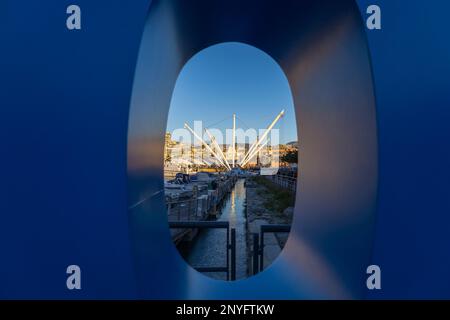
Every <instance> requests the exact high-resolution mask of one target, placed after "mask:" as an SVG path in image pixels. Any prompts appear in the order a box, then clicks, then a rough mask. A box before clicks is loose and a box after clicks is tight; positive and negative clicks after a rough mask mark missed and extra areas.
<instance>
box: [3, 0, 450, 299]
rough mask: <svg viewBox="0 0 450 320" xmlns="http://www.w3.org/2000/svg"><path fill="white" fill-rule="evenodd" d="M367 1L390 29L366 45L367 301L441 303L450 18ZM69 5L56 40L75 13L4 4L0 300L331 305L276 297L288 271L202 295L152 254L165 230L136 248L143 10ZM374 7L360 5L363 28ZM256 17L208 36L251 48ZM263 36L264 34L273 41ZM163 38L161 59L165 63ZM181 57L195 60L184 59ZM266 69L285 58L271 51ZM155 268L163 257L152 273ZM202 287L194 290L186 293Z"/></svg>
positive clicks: (207, 287)
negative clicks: (134, 142)
mask: <svg viewBox="0 0 450 320" xmlns="http://www.w3.org/2000/svg"><path fill="white" fill-rule="evenodd" d="M375 2H376V3H378V4H379V5H380V6H382V9H383V28H384V29H383V31H376V32H367V34H368V40H369V46H370V54H371V57H372V64H373V74H374V80H375V93H376V99H377V126H378V154H379V156H378V165H379V174H378V201H377V203H376V206H377V221H376V229H375V239H374V242H373V244H374V248H373V257H372V259H371V260H372V262H374V263H378V264H380V265H381V267H382V270H383V278H382V279H383V280H382V281H383V283H382V286H383V290H382V291H381V292H379V293H373V292H372V293H367V292H366V294H367V297H368V298H375V299H376V298H450V276H449V274H448V270H449V269H450V250H449V243H450V241H449V234H450V232H449V231H450V230H449V229H450V221H449V220H450V218H449V215H448V212H449V211H450V210H449V209H450V208H449V207H450V196H449V187H448V181H449V176H450V168H449V166H448V163H449V160H450V159H449V158H450V152H449V149H448V141H449V138H450V132H449V129H448V123H449V121H448V120H449V118H450V112H449V110H448V106H449V105H450V98H449V94H448V87H449V80H448V75H449V74H450V73H449V71H450V70H449V69H450V63H449V59H448V57H449V56H450V43H449V42H448V40H447V39H448V31H449V30H448V29H449V27H448V26H447V24H446V15H447V13H448V12H449V10H450V4H449V3H448V2H446V1H438V0H435V1H427V2H425V1H408V2H407V3H406V2H405V1H400V0H389V1H387V0H377V1H375ZM77 3H78V4H79V5H80V6H81V7H82V12H83V30H82V31H80V32H78V33H72V32H68V31H67V30H66V29H65V7H66V6H67V5H68V4H69V3H65V2H61V1H46V2H39V3H37V2H36V3H35V2H33V1H21V2H20V3H19V2H17V1H2V3H1V4H0V9H1V10H0V36H1V39H2V44H1V45H0V46H1V50H0V70H1V72H0V137H1V142H0V148H1V151H2V152H1V160H0V176H1V180H0V195H1V196H0V200H1V201H0V219H1V221H0V254H1V264H0V275H1V280H0V281H1V285H0V297H1V298H67V299H71V298H138V297H139V298H142V297H144V298H145V297H149V298H184V297H211V298H228V297H236V295H235V293H236V292H239V293H240V294H241V295H242V297H252V298H261V297H272V298H277V297H279V298H302V297H311V296H315V297H317V296H328V295H327V294H323V292H320V290H319V289H320V288H321V287H320V286H308V285H307V281H306V280H307V279H300V282H302V283H303V284H304V287H300V286H286V287H283V288H282V289H280V288H281V286H283V285H284V284H286V283H287V282H289V281H290V279H287V278H286V277H285V274H289V272H291V271H292V265H289V264H288V263H284V262H280V263H279V264H278V267H277V269H275V268H273V269H272V270H269V271H268V273H265V274H261V275H260V276H256V277H254V278H252V279H251V280H249V281H246V282H237V283H236V285H235V286H232V285H223V286H221V287H220V288H219V287H217V286H216V285H215V284H213V283H211V282H207V281H209V280H206V278H205V279H199V280H198V278H195V277H193V275H192V272H190V271H189V270H188V269H185V267H184V265H183V264H182V261H181V260H180V259H178V258H177V255H176V252H175V251H174V249H171V246H169V245H167V246H165V245H161V243H167V244H169V241H170V239H167V242H164V241H163V240H161V239H164V237H166V236H167V234H166V231H165V229H164V228H165V226H164V222H165V221H164V220H163V219H162V217H163V216H162V215H161V216H158V215H157V216H146V215H145V213H143V214H142V217H141V218H142V219H144V220H146V221H147V222H148V224H150V225H151V224H154V225H156V227H154V228H153V229H152V231H153V233H152V236H151V238H150V239H147V238H144V239H142V240H145V241H147V240H150V241H151V242H149V243H148V246H147V247H145V246H142V247H139V248H137V247H135V246H133V243H138V242H139V240H140V239H139V236H138V235H139V234H140V233H139V232H135V231H136V230H135V228H138V229H139V228H140V227H141V225H140V224H139V223H136V224H133V223H131V226H130V225H129V223H130V222H131V221H133V219H132V217H131V220H130V219H129V217H130V216H132V215H133V213H130V212H129V210H128V207H129V205H130V202H133V201H134V200H136V199H139V197H140V196H142V197H145V196H148V194H144V195H134V197H135V198H133V194H132V195H130V198H128V195H127V191H128V190H127V181H128V180H127V133H128V111H129V102H130V98H131V90H132V84H133V77H134V67H135V64H136V58H137V54H138V48H139V43H140V37H141V33H142V29H143V26H144V23H145V19H146V16H147V9H148V7H149V1H144V0H142V1H133V2H132V3H131V2H130V3H127V5H124V4H123V2H120V1H111V0H110V1H95V2H93V1H85V0H79V1H77ZM258 3H261V1H259V2H258ZM368 3H372V2H371V1H370V2H369V1H366V0H360V1H358V4H359V5H360V7H361V10H362V11H363V12H362V13H364V8H365V6H366V5H367V4H368ZM277 5H279V2H277ZM262 7H264V6H260V5H258V6H256V7H254V8H251V6H249V7H248V8H244V9H242V10H238V12H236V15H237V16H238V17H241V19H236V20H235V21H234V23H231V24H230V23H226V21H222V20H220V21H219V22H218V24H217V25H216V28H217V31H218V32H223V33H224V34H230V35H234V34H237V33H243V35H244V36H245V37H248V38H251V37H252V36H253V35H252V29H251V25H253V24H254V23H255V22H256V21H257V20H258V15H255V16H254V18H253V20H252V19H244V18H245V15H246V14H247V13H249V12H251V11H252V10H260V8H262ZM261 10H262V9H261ZM274 11H276V10H274ZM213 14H214V15H218V13H217V12H214V11H213ZM36 17H43V18H42V19H39V18H36ZM173 19H174V20H175V21H177V17H173ZM317 23H320V22H317ZM225 31H227V32H225ZM192 32H193V33H194V34H196V33H199V32H201V30H192ZM264 32H265V34H266V35H267V36H269V37H270V36H271V35H272V34H271V29H270V27H269V26H267V29H265V30H264ZM231 38H233V37H232V36H230V39H229V40H232V39H231ZM165 39H166V38H165V37H162V38H161V46H167V47H169V48H170V45H171V44H170V43H167V42H165V41H164V40H165ZM262 49H264V50H266V51H267V48H262ZM186 51H187V52H188V54H193V53H192V52H191V53H189V51H190V48H189V45H187V46H186ZM273 55H274V56H277V55H282V50H281V49H280V51H279V52H276V49H275V48H274V53H273ZM160 59H170V57H160ZM179 67H181V66H179ZM174 73H175V75H176V72H174ZM157 112H163V111H162V110H161V111H157ZM161 117H162V118H164V114H161ZM158 119H161V118H158ZM159 122H162V121H160V120H158V121H156V120H155V124H153V123H150V127H152V126H154V125H159ZM164 125H165V123H164ZM157 143H158V142H157ZM161 152H162V150H161ZM155 159H156V158H155ZM155 161H156V162H155V165H154V167H153V170H148V171H146V174H147V175H148V177H150V178H149V179H144V180H145V181H138V183H142V184H143V185H144V187H143V188H144V189H146V190H147V191H148V192H150V193H151V192H152V191H154V190H157V189H158V187H159V184H160V183H161V181H160V180H159V179H161V173H160V172H159V171H158V170H157V167H158V164H157V161H158V160H155ZM146 181H151V182H150V183H149V184H147V182H146ZM140 188H141V187H139V188H136V189H133V190H138V189H140ZM136 192H137V193H138V191H136ZM131 193H133V191H132V192H131ZM162 200H163V199H162V197H161V196H159V198H158V196H157V197H155V202H154V203H152V204H146V205H145V206H144V207H141V208H140V209H139V210H143V212H147V211H149V210H150V211H151V212H154V210H162V209H163V206H162V203H163V202H162ZM146 206H148V207H146ZM134 214H136V213H134ZM143 231H144V232H145V231H146V230H145V229H144V230H143ZM343 236H345V234H344V235H343ZM136 237H137V238H136ZM130 238H131V239H132V241H130ZM152 250H153V251H152ZM171 250H172V251H171ZM150 254H154V255H155V256H158V255H159V256H158V257H157V258H156V257H155V258H152V259H153V260H152V259H146V257H149V256H150ZM141 258H142V260H140V259H141ZM73 263H76V264H79V265H80V266H81V268H82V270H83V271H82V272H83V280H82V281H83V282H82V287H83V290H81V291H79V292H72V291H71V292H69V291H68V290H66V289H65V279H66V274H65V267H66V266H67V265H69V264H73ZM138 266H140V267H142V269H139V270H140V271H137V269H136V268H138ZM167 266H169V267H167ZM343 268H344V269H345V266H344V267H343ZM143 270H145V271H146V272H147V274H146V277H144V278H142V275H143ZM341 271H342V270H341ZM344 271H345V270H344ZM361 272H362V273H364V270H362V271H361ZM174 274H181V275H182V276H183V277H184V279H185V280H186V281H179V280H178V279H176V278H174V277H173V275H174ZM354 277H355V278H358V277H361V278H362V277H363V274H362V275H361V274H358V275H356V274H355V276H354ZM263 280H264V281H263ZM195 281H199V283H200V284H202V285H197V286H193V284H198V283H197V282H195ZM347 281H348V282H349V283H352V281H354V279H350V278H349V279H345V281H344V282H347ZM325 286H327V283H325ZM196 288H197V289H196ZM196 290H198V291H196ZM200 290H201V292H199V291H200ZM316 291H319V292H316Z"/></svg>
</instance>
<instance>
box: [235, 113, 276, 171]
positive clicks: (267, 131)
mask: <svg viewBox="0 0 450 320" xmlns="http://www.w3.org/2000/svg"><path fill="white" fill-rule="evenodd" d="M283 116H284V110H281V112H280V113H279V114H278V115H277V116H276V118H275V119H274V120H273V121H272V123H271V124H270V125H269V126H268V127H267V129H266V131H265V132H264V134H263V135H262V137H261V138H260V139H256V141H255V142H254V143H253V145H252V146H251V147H250V149H248V151H247V154H246V155H245V156H244V159H242V161H241V163H240V165H241V166H243V163H247V162H248V161H247V160H249V159H248V157H249V156H250V155H252V157H253V151H254V150H255V149H256V148H258V146H259V145H260V143H261V141H264V139H265V138H266V137H267V135H268V134H269V132H270V130H272V128H273V127H274V126H275V125H276V124H277V122H278V121H279V120H280V119H281V117H283Z"/></svg>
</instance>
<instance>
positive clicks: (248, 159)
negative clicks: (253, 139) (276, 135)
mask: <svg viewBox="0 0 450 320" xmlns="http://www.w3.org/2000/svg"><path fill="white" fill-rule="evenodd" d="M268 142H269V140H267V141H266V142H264V143H263V144H262V145H260V146H259V148H258V149H257V150H256V151H255V152H253V153H252V154H251V155H250V156H249V157H248V158H247V160H245V162H243V163H242V165H241V166H242V167H244V166H245V165H246V164H247V163H248V162H249V161H250V160H252V159H253V157H254V156H255V155H257V154H258V152H260V151H261V149H262V148H264V147H265V146H266V145H267V143H268Z"/></svg>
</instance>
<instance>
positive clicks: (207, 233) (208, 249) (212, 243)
mask: <svg viewBox="0 0 450 320" xmlns="http://www.w3.org/2000/svg"><path fill="white" fill-rule="evenodd" d="M245 197H246V190H245V179H239V180H238V181H237V182H236V184H235V186H234V187H233V189H232V191H231V192H230V194H229V195H228V196H227V197H226V198H225V199H224V203H223V205H222V208H221V209H220V214H219V215H218V218H217V221H228V222H229V223H230V228H234V229H236V279H242V278H246V277H247V240H246V232H247V230H246V215H245ZM226 239H227V238H226V230H225V229H205V230H202V231H201V232H200V234H199V235H198V236H197V237H196V239H195V240H194V241H193V243H192V245H191V248H190V250H189V252H188V254H187V261H188V262H189V264H190V265H191V266H193V267H224V266H226ZM207 275H208V276H209V277H211V278H214V279H222V280H226V274H225V273H208V274H207Z"/></svg>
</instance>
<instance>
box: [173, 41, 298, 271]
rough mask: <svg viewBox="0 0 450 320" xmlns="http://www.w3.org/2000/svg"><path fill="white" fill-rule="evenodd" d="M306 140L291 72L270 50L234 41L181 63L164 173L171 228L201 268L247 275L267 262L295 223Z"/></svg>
mask: <svg viewBox="0 0 450 320" xmlns="http://www.w3.org/2000/svg"><path fill="white" fill-rule="evenodd" d="M297 163H298V139H297V127H296V121H295V108H294V104H293V99H292V94H291V90H290V87H289V83H288V80H287V78H286V76H285V74H284V73H283V71H282V69H281V67H280V66H279V65H278V64H277V63H276V61H275V60H273V59H272V58H271V57H270V56H269V55H268V54H266V53H265V52H263V51H261V50H259V49H257V48H255V47H253V46H250V45H246V44H243V43H236V42H227V43H221V44H218V45H214V46H211V47H208V48H206V49H204V50H202V51H200V52H198V53H197V54H196V55H194V56H193V57H192V58H191V59H190V60H189V61H188V62H187V63H186V64H185V66H184V67H183V68H182V70H181V72H180V74H179V76H178V79H177V82H176V85H175V88H174V91H173V94H172V99H171V104H170V110H169V116H168V122H167V130H166V137H165V146H164V180H165V199H166V206H167V216H168V221H169V227H170V231H171V237H172V240H173V243H174V244H175V245H176V247H177V249H178V252H179V253H180V254H181V256H182V257H183V258H184V259H185V261H186V262H187V263H188V264H189V265H190V266H191V267H193V268H194V269H196V270H197V271H199V272H201V273H203V274H205V275H206V276H209V277H211V278H214V279H219V280H238V279H244V278H247V277H249V276H251V275H254V274H257V273H259V272H261V271H263V270H264V269H265V268H267V267H268V266H269V265H270V264H271V263H272V262H273V261H274V260H275V259H276V258H277V256H278V255H279V254H280V253H281V251H282V250H283V247H284V245H285V243H286V241H287V238H288V236H289V230H290V226H291V224H292V218H293V212H294V205H295V203H294V202H295V193H296V188H297V176H298V173H297Z"/></svg>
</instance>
